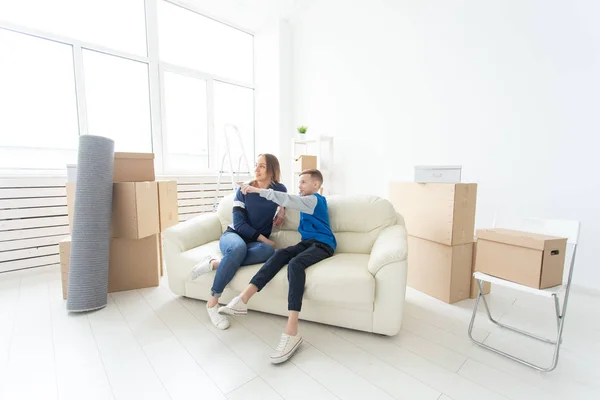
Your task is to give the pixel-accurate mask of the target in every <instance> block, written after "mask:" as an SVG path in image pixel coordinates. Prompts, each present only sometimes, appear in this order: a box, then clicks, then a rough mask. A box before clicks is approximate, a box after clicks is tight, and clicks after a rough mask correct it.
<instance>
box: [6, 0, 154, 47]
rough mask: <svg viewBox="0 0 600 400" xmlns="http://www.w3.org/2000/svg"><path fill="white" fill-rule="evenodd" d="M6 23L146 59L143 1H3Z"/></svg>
mask: <svg viewBox="0 0 600 400" xmlns="http://www.w3.org/2000/svg"><path fill="white" fill-rule="evenodd" d="M0 16H2V17H1V18H2V19H3V20H5V21H9V22H13V23H15V24H19V25H24V26H27V27H29V28H33V29H38V30H41V31H46V32H50V33H55V34H58V35H63V36H68V37H72V38H75V39H78V40H82V41H85V42H91V43H95V44H99V45H103V46H107V47H111V48H114V49H118V50H122V51H127V52H130V53H135V54H140V55H146V22H145V21H146V19H145V15H144V0H127V1H123V0H102V1H98V0H2V1H0Z"/></svg>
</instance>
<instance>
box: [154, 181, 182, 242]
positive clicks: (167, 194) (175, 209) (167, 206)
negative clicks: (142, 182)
mask: <svg viewBox="0 0 600 400" xmlns="http://www.w3.org/2000/svg"><path fill="white" fill-rule="evenodd" d="M157 183H158V209H159V214H160V231H161V232H164V230H165V229H167V228H168V227H170V226H173V225H175V224H177V223H178V222H179V205H178V202H177V182H176V181H158V182H157Z"/></svg>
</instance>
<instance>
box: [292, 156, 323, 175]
mask: <svg viewBox="0 0 600 400" xmlns="http://www.w3.org/2000/svg"><path fill="white" fill-rule="evenodd" d="M316 168H317V156H307V155H301V156H300V157H298V158H297V159H296V165H295V167H294V172H296V173H300V172H302V171H304V170H307V169H316Z"/></svg>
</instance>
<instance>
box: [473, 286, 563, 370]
mask: <svg viewBox="0 0 600 400" xmlns="http://www.w3.org/2000/svg"><path fill="white" fill-rule="evenodd" d="M482 285H483V281H480V280H477V286H478V287H479V293H478V294H477V298H476V299H475V304H474V305H473V315H472V316H471V322H470V323H469V330H468V334H469V339H471V341H473V343H475V344H477V345H478V346H481V347H483V348H485V349H488V350H490V351H493V352H494V353H496V354H500V355H502V356H504V357H507V358H509V359H511V360H513V361H517V362H519V363H521V364H524V365H527V366H528V367H531V368H533V369H536V370H538V371H542V372H550V371H552V370H554V369H555V368H556V365H557V364H558V356H559V350H560V345H561V343H562V331H563V324H564V318H563V317H564V315H560V308H559V306H558V298H557V296H553V297H554V305H555V310H556V318H557V328H558V329H557V330H558V332H557V339H556V341H553V340H550V339H546V338H544V337H541V336H537V335H534V334H532V333H530V332H527V331H523V330H521V329H518V328H515V327H512V326H509V325H505V324H502V323H500V322H498V321H496V320H495V319H494V318H493V317H492V314H491V312H490V309H489V306H488V304H487V301H486V299H485V297H484V295H483V286H482ZM481 298H483V304H484V306H485V310H486V312H487V315H488V318H489V319H490V321H491V322H493V323H494V324H496V325H498V326H499V327H501V328H505V329H508V330H511V331H513V332H516V333H520V334H521V335H525V336H527V337H530V338H532V339H536V340H539V341H541V342H544V343H547V344H551V345H553V346H554V356H553V358H552V364H551V365H550V366H549V367H542V366H539V365H536V364H533V363H530V362H528V361H525V360H523V359H522V358H519V357H516V356H513V355H512V354H508V353H506V352H503V351H501V350H498V349H496V348H494V347H491V346H489V345H487V344H485V343H483V341H478V340H476V339H474V338H473V325H474V323H475V317H476V316H477V309H478V307H479V300H480V299H481Z"/></svg>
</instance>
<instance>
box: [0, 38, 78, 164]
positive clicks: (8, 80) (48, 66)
mask: <svg viewBox="0 0 600 400" xmlns="http://www.w3.org/2000/svg"><path fill="white" fill-rule="evenodd" d="M0 60H2V61H0V133H1V135H2V136H1V137H2V139H1V140H0V146H21V147H27V148H45V149H66V150H69V149H76V148H77V140H78V134H79V131H78V129H79V128H78V120H77V101H76V97H75V76H74V72H73V51H72V48H71V46H68V45H64V44H60V43H55V42H52V41H49V40H44V39H39V38H35V37H32V36H28V35H23V34H19V33H14V32H11V31H7V30H4V29H0ZM17 152H18V155H17ZM10 154H15V156H14V157H9V155H10ZM28 154H29V153H28V152H27V151H25V150H24V149H14V148H13V149H12V150H10V149H9V150H7V149H5V152H4V153H3V156H2V157H0V168H26V167H30V164H31V163H33V162H35V163H36V165H37V166H38V167H44V166H47V167H53V166H56V165H58V164H57V162H58V161H57V160H56V159H55V158H53V154H54V153H53V152H52V151H47V150H44V151H37V152H35V154H36V155H37V157H36V158H33V157H29V156H28ZM31 154H33V153H31ZM60 165H62V167H64V163H63V162H62V160H61V161H60Z"/></svg>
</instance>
